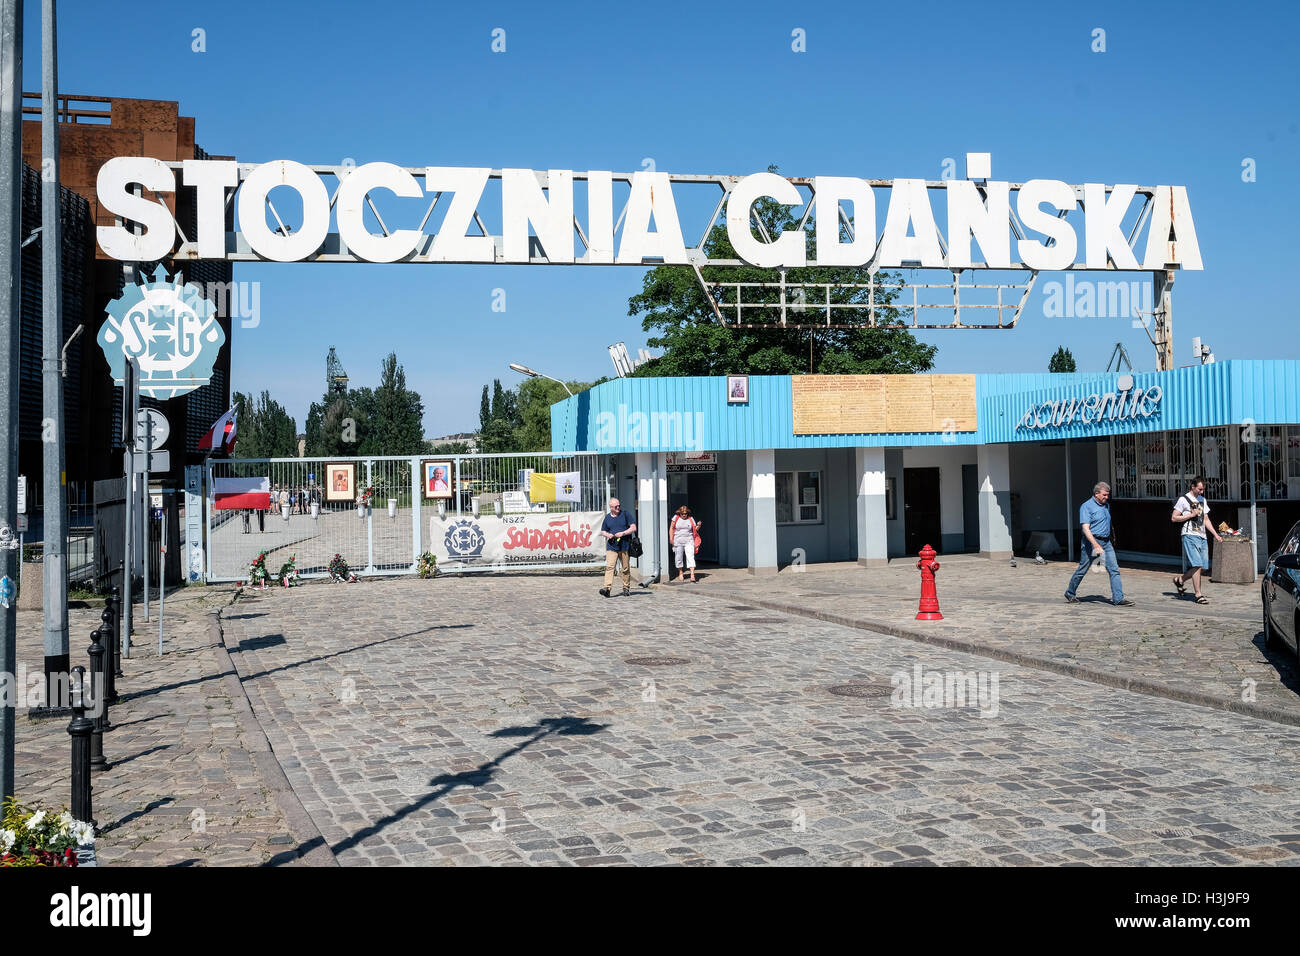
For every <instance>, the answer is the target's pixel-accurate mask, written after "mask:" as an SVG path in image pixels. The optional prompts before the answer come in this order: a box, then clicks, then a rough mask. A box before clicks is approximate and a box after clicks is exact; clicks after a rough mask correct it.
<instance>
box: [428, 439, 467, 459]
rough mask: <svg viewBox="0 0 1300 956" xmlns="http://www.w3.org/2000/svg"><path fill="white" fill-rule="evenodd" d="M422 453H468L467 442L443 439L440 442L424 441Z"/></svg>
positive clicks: (445, 454) (441, 454) (443, 454)
mask: <svg viewBox="0 0 1300 956" xmlns="http://www.w3.org/2000/svg"><path fill="white" fill-rule="evenodd" d="M424 453H425V454H426V455H437V456H438V457H440V458H441V457H444V456H447V455H468V454H469V442H467V441H445V442H442V443H441V444H435V443H433V442H426V444H425V449H424Z"/></svg>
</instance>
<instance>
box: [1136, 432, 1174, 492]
mask: <svg viewBox="0 0 1300 956" xmlns="http://www.w3.org/2000/svg"><path fill="white" fill-rule="evenodd" d="M1137 440H1138V442H1139V443H1140V447H1141V449H1142V481H1141V485H1140V492H1139V493H1140V494H1141V496H1142V497H1143V498H1167V497H1169V480H1168V477H1167V475H1168V472H1167V471H1166V464H1165V435H1164V432H1151V433H1149V434H1146V435H1138V436H1137Z"/></svg>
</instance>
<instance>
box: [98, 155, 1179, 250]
mask: <svg viewBox="0 0 1300 956" xmlns="http://www.w3.org/2000/svg"><path fill="white" fill-rule="evenodd" d="M326 179H330V180H331V181H333V182H335V183H336V186H335V188H334V190H333V193H332V195H331V189H330V188H329V187H328V186H327V185H326V182H325V180H326ZM490 182H492V183H494V184H495V185H494V186H493V188H492V189H491V190H489V183H490ZM700 182H704V183H713V184H715V185H718V186H721V188H722V194H723V198H722V200H721V201H719V202H718V205H717V208H716V210H715V212H714V218H713V220H710V221H708V222H707V223H706V226H705V229H706V232H707V230H708V229H709V228H711V227H712V224H713V222H716V219H717V216H718V214H719V213H721V212H722V211H723V210H724V208H725V220H726V229H727V235H728V238H729V239H730V241H731V245H732V246H733V247H734V248H735V251H736V255H737V256H738V257H739V259H740V260H741V261H743V262H744V263H748V264H750V265H753V266H758V267H762V268H777V267H782V268H788V267H799V266H805V265H818V266H854V267H856V266H862V265H866V264H868V263H875V264H876V265H878V266H880V267H885V268H889V267H896V266H907V265H915V266H919V267H922V268H945V269H965V268H991V269H1032V270H1058V269H1101V270H1105V269H1118V270H1132V271H1137V270H1161V269H1166V268H1183V269H1200V268H1201V267H1202V266H1201V254H1200V248H1199V246H1198V244H1197V239H1196V229H1195V226H1194V224H1193V222H1192V211H1191V206H1190V205H1189V202H1188V198H1187V189H1186V187H1184V186H1155V187H1148V188H1140V187H1138V186H1133V185H1115V186H1106V185H1103V184H1100V183H1086V184H1084V185H1082V186H1071V185H1069V184H1067V183H1065V182H1062V181H1060V180H1055V179H1033V180H1029V181H1028V182H1024V183H1010V182H1002V181H994V180H989V181H980V182H975V181H971V180H963V179H952V180H943V181H939V182H927V181H926V180H923V179H895V180H866V179H859V178H855V177H849V176H815V177H811V178H793V179H787V178H785V177H782V176H778V175H776V174H775V173H771V172H762V173H754V174H752V175H748V176H683V175H670V174H668V173H664V172H656V171H653V170H642V171H639V172H634V173H612V172H609V171H604V170H587V171H584V172H576V171H574V170H568V169H550V170H546V171H540V170H533V169H490V168H485V167H461V166H423V167H401V166H396V165H394V164H393V163H384V162H376V163H366V164H364V165H361V166H307V165H304V164H303V163H299V162H295V161H293V160H287V159H282V160H275V161H273V162H268V163H261V164H257V165H250V164H240V163H235V162H232V161H229V160H201V159H195V160H185V161H183V162H180V163H165V162H163V161H161V160H157V159H150V158H147V157H139V156H118V157H115V158H113V159H110V160H109V161H108V162H107V163H105V164H104V165H103V166H102V167H101V168H100V170H99V175H98V179H97V183H96V189H97V194H98V198H99V202H100V204H101V205H102V206H103V207H104V209H105V210H107V211H108V212H110V213H113V214H115V215H116V216H118V217H120V218H121V219H122V220H123V221H122V222H121V223H120V224H118V225H112V226H98V227H96V233H97V236H98V240H99V245H100V248H101V249H103V250H104V252H105V253H106V254H107V255H109V256H110V257H112V258H114V259H121V260H125V261H153V260H157V259H162V258H167V257H170V256H172V255H173V253H175V256H176V258H179V259H231V260H271V261H276V262H297V261H302V260H312V261H318V262H331V261H364V262H399V261H401V262H454V263H473V262H495V263H565V264H582V265H643V264H657V263H678V264H686V263H692V262H694V263H697V264H698V263H701V262H703V261H704V260H705V259H706V258H707V257H706V256H705V253H704V252H703V251H702V248H701V246H702V241H701V243H700V244H699V245H696V246H692V247H688V246H687V245H686V242H685V240H684V237H683V231H682V227H681V220H680V217H679V214H678V199H677V196H676V194H675V190H680V189H682V188H684V186H686V185H689V184H697V183H700ZM616 183H617V184H618V188H617V191H616V189H615V184H616ZM498 185H499V188H497V186H498ZM141 187H143V188H144V189H147V190H150V191H152V192H153V193H154V194H155V195H156V197H158V198H152V199H151V198H146V196H145V195H143V190H142V189H141ZM182 187H184V188H192V189H193V190H194V195H195V209H196V210H197V220H198V222H197V225H198V228H197V234H196V235H195V236H193V237H188V236H184V235H182V234H181V233H180V232H179V229H178V227H177V225H176V221H175V219H174V218H173V217H172V214H171V212H170V210H169V209H168V207H167V206H166V205H165V204H164V199H165V198H166V197H168V196H169V195H171V194H174V193H175V192H176V191H177V190H178V189H179V188H182ZM800 187H803V188H804V189H806V190H808V191H809V195H805V194H804V193H801V192H800ZM283 188H287V189H289V190H292V191H293V192H295V193H297V199H296V204H300V205H301V207H302V217H301V224H299V223H298V222H297V221H296V220H295V222H294V223H293V224H292V225H290V224H287V223H286V224H283V225H284V228H274V229H273V228H271V227H270V226H268V224H267V200H268V197H270V195H271V192H272V190H273V189H283ZM232 190H235V191H236V194H235V202H234V209H235V213H236V220H237V223H236V231H235V232H234V233H233V234H231V235H227V233H226V229H225V225H226V210H227V208H228V205H227V200H228V195H229V193H230V192H231V191H232ZM1139 191H1141V192H1142V194H1143V196H1144V197H1149V202H1148V203H1147V204H1146V205H1145V206H1144V207H1143V208H1144V210H1145V212H1144V213H1143V215H1142V216H1141V217H1140V218H1141V219H1142V220H1144V221H1145V222H1146V223H1147V229H1146V240H1145V244H1143V242H1142V240H1141V238H1140V237H1139V234H1138V230H1137V229H1133V230H1132V234H1131V235H1132V240H1133V243H1134V244H1133V245H1130V238H1128V237H1126V231H1127V229H1126V225H1125V216H1126V215H1127V214H1128V213H1129V212H1130V207H1132V206H1133V201H1134V199H1135V197H1136V196H1137V195H1138V193H1139ZM137 193H141V194H140V195H137ZM936 193H938V194H942V195H941V199H942V203H943V206H944V207H945V208H946V214H947V222H946V241H945V237H944V232H943V230H941V228H940V225H939V223H938V222H937V221H936V216H935V209H934V207H933V205H932V197H933V196H934V194H936ZM1013 194H1014V195H1013ZM809 196H811V199H810V198H809ZM430 197H432V200H430ZM616 198H617V199H618V201H619V203H618V205H616V203H615V200H616ZM575 200H576V201H575ZM760 200H764V201H775V202H777V203H780V204H782V205H786V206H791V207H795V208H796V209H798V208H803V209H804V210H805V212H804V214H803V218H804V219H808V218H811V220H812V225H813V229H812V234H813V236H814V238H815V240H816V242H815V244H814V245H813V247H812V248H813V251H812V252H811V254H810V252H809V248H810V246H809V242H808V234H807V233H805V232H804V230H803V229H802V228H800V229H793V230H790V231H787V232H784V233H778V234H777V235H775V236H766V235H764V236H763V237H762V238H760V237H759V236H757V235H755V233H754V230H753V228H752V226H751V212H752V210H753V207H754V204H755V203H756V202H759V201H760ZM272 201H274V200H272ZM376 201H379V202H394V203H396V204H398V205H401V204H403V203H405V204H406V205H404V206H403V208H404V209H406V210H409V211H408V212H406V213H403V214H402V215H400V216H399V215H397V214H393V213H389V214H386V215H385V217H384V221H385V222H386V223H391V224H393V225H394V226H395V228H392V229H391V230H390V229H389V228H388V226H387V225H386V226H385V227H384V229H383V232H382V233H374V232H371V231H370V227H369V225H368V224H367V223H366V221H365V218H364V217H365V210H366V209H367V208H368V207H369V206H370V205H371V203H373V202H376ZM878 201H879V205H880V207H881V208H880V210H879V212H880V213H882V214H883V219H884V225H883V227H880V226H879V222H878V220H879V217H878V215H877V213H878V210H877V205H878ZM810 202H811V203H812V205H811V206H810V205H809V204H810ZM1080 207H1082V210H1083V214H1082V217H1081V218H1082V222H1081V223H1079V225H1081V226H1082V237H1081V236H1080V235H1079V233H1078V232H1077V231H1076V223H1075V222H1074V221H1071V220H1070V219H1067V218H1063V217H1065V216H1067V215H1068V214H1070V213H1073V212H1075V211H1077V210H1078V209H1079V208H1080ZM435 208H438V209H440V210H441V212H440V215H439V216H436V217H435V216H434V215H433V212H434V209H435ZM620 208H621V210H622V211H621V212H618V211H616V210H618V209H620ZM814 209H815V212H814ZM850 210H851V211H850ZM1148 213H1149V216H1148ZM579 214H582V215H585V220H582V219H580V215H579ZM842 216H843V217H845V218H847V219H849V220H850V221H851V222H852V223H853V227H854V228H853V231H852V234H851V235H848V234H846V232H847V231H842V230H841V217H842ZM485 217H486V219H485ZM485 221H487V222H494V223H500V230H501V231H500V235H492V234H489V233H488V228H487V226H486V225H484V223H485ZM130 223H138V224H139V225H140V226H141V227H142V229H141V230H140V233H139V234H138V235H137V234H136V230H134V229H133V228H132V227H131V226H130V225H129V224H130ZM431 223H432V224H436V226H437V231H436V233H430V232H426V227H428V228H432V226H431V225H430V224H431ZM331 226H333V228H334V231H331ZM178 241H179V246H178ZM972 241H973V244H974V245H976V246H978V248H979V251H980V254H981V257H982V258H978V259H977V258H975V257H974V256H973V255H972ZM579 244H581V247H582V248H581V249H579V248H578V245H579ZM1139 246H1141V247H1142V248H1141V249H1139V248H1138V247H1139ZM1080 250H1082V258H1081V260H1080V258H1079V255H1078V254H1079V252H1080Z"/></svg>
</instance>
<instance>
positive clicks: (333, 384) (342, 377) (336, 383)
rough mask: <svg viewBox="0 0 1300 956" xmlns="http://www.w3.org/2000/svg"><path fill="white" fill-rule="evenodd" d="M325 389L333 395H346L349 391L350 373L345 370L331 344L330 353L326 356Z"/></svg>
mask: <svg viewBox="0 0 1300 956" xmlns="http://www.w3.org/2000/svg"><path fill="white" fill-rule="evenodd" d="M325 391H326V393H327V394H331V395H346V394H347V391H348V373H347V372H345V371H344V370H343V363H342V362H340V361H339V357H338V355H336V354H335V353H334V346H332V345H331V346H330V354H329V355H327V356H326V357H325Z"/></svg>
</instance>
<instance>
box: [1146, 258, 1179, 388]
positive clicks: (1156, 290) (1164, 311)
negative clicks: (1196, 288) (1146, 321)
mask: <svg viewBox="0 0 1300 956" xmlns="http://www.w3.org/2000/svg"><path fill="white" fill-rule="evenodd" d="M1151 275H1152V300H1153V301H1152V304H1151V308H1152V310H1153V311H1154V312H1155V317H1154V318H1155V330H1154V331H1155V335H1154V336H1152V338H1153V339H1154V340H1155V345H1156V371H1157V372H1168V371H1170V370H1171V369H1172V368H1173V367H1174V304H1173V291H1174V275H1175V272H1174V270H1172V269H1167V270H1163V271H1160V272H1153V273H1152V274H1151Z"/></svg>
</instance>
